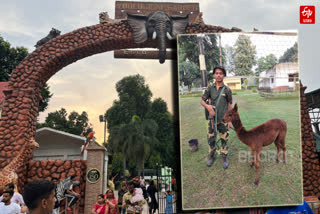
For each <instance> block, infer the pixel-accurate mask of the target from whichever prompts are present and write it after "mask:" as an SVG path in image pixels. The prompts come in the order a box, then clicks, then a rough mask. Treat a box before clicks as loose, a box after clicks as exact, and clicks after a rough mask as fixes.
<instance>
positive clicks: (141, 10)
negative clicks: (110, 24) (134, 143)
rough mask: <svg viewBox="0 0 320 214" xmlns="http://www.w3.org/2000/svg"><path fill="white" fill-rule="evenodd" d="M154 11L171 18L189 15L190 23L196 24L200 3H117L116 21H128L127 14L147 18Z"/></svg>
mask: <svg viewBox="0 0 320 214" xmlns="http://www.w3.org/2000/svg"><path fill="white" fill-rule="evenodd" d="M154 11H163V12H166V13H167V14H168V15H169V16H186V15H188V14H189V20H190V23H192V22H194V21H195V19H196V17H197V16H198V15H199V13H200V10H199V3H171V2H135V1H116V9H115V13H116V14H115V19H126V18H127V13H130V14H143V15H146V16H147V15H149V13H151V12H154Z"/></svg>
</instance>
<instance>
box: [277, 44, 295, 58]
mask: <svg viewBox="0 0 320 214" xmlns="http://www.w3.org/2000/svg"><path fill="white" fill-rule="evenodd" d="M279 62H280V63H282V62H298V43H297V42H295V43H294V45H293V46H292V47H291V48H288V49H287V50H286V52H284V54H283V55H282V56H281V57H280V58H279Z"/></svg>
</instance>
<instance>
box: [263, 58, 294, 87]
mask: <svg viewBox="0 0 320 214" xmlns="http://www.w3.org/2000/svg"><path fill="white" fill-rule="evenodd" d="M298 79H299V66H298V63H296V62H286V63H278V64H276V65H275V66H274V67H273V68H272V69H269V70H267V71H263V72H261V73H260V75H259V88H269V89H273V90H274V91H277V90H288V89H294V88H295V84H297V82H298Z"/></svg>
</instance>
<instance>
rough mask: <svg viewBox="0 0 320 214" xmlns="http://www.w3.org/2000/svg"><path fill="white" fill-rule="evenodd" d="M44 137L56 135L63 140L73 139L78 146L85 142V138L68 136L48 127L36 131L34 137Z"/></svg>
mask: <svg viewBox="0 0 320 214" xmlns="http://www.w3.org/2000/svg"><path fill="white" fill-rule="evenodd" d="M44 135H47V136H48V135H56V136H64V137H65V138H69V139H73V141H74V142H79V143H80V144H83V143H84V141H85V140H86V138H85V137H81V136H78V135H74V134H70V133H67V132H64V131H59V130H56V129H52V128H49V127H43V128H41V129H37V131H36V136H37V137H41V136H44Z"/></svg>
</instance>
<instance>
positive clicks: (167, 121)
mask: <svg viewBox="0 0 320 214" xmlns="http://www.w3.org/2000/svg"><path fill="white" fill-rule="evenodd" d="M116 88H117V91H118V95H119V100H115V101H114V103H113V105H112V107H111V108H109V109H108V110H107V111H106V116H107V122H108V131H109V137H108V149H109V151H111V152H121V153H122V154H123V169H127V168H128V169H131V170H133V168H137V169H138V170H142V169H143V168H144V165H145V163H148V161H149V159H150V158H151V157H152V156H154V155H156V154H160V158H161V163H162V162H165V163H167V164H168V166H173V165H174V164H175V159H174V155H173V153H174V149H173V145H174V127H173V119H172V115H171V114H170V113H169V112H168V107H167V103H166V102H165V101H164V100H163V99H161V98H157V99H155V100H154V101H153V102H151V95H152V93H151V91H150V89H149V87H148V86H147V85H145V82H144V78H143V77H142V76H140V75H135V76H129V77H125V78H123V79H122V80H120V81H119V82H118V83H117V84H116ZM141 103H142V104H143V105H142V104H141ZM151 163H152V161H151Z"/></svg>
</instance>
